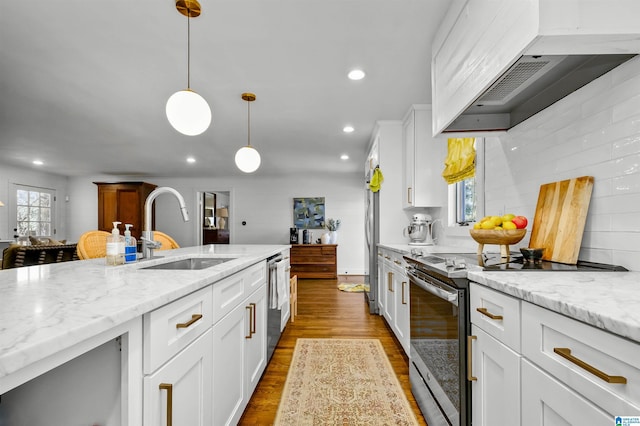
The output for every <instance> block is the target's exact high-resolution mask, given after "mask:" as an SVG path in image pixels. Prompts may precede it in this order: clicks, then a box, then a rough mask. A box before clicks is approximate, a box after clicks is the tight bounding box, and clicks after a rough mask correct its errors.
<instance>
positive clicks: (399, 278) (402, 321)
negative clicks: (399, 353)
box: [393, 272, 409, 356]
mask: <svg viewBox="0 0 640 426" xmlns="http://www.w3.org/2000/svg"><path fill="white" fill-rule="evenodd" d="M394 288H395V290H396V293H395V303H396V320H395V323H394V328H393V331H394V333H395V335H396V337H397V338H398V340H399V341H400V344H401V345H402V348H403V349H404V353H405V354H406V355H407V356H408V355H409V277H407V276H406V275H405V274H402V273H398V272H396V273H395V274H394Z"/></svg>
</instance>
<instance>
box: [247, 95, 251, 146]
mask: <svg viewBox="0 0 640 426" xmlns="http://www.w3.org/2000/svg"><path fill="white" fill-rule="evenodd" d="M247 146H251V102H250V101H247Z"/></svg>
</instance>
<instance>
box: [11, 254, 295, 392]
mask: <svg viewBox="0 0 640 426" xmlns="http://www.w3.org/2000/svg"><path fill="white" fill-rule="evenodd" d="M287 248H289V246H286V245H285V246H282V245H206V246H199V247H187V248H181V249H176V250H166V251H161V252H156V253H155V254H156V255H157V256H162V257H165V259H152V260H148V261H141V262H137V263H135V264H128V265H120V266H106V265H105V261H104V259H92V260H81V261H74V262H63V263H58V264H50V265H41V266H29V267H23V268H15V269H6V270H0V301H1V302H0V380H1V379H2V378H3V377H5V376H8V375H10V374H11V373H13V372H16V371H18V370H20V369H22V368H24V367H26V366H28V365H31V364H33V363H36V362H38V361H39V360H42V359H44V358H46V357H48V356H50V355H52V354H55V353H57V352H59V351H62V350H65V349H67V348H70V347H72V346H73V345H76V344H78V343H80V342H82V341H83V340H85V339H87V338H90V337H92V336H95V335H98V334H99V333H102V332H105V331H107V330H110V329H113V328H115V327H116V326H118V325H119V324H124V323H125V322H127V321H129V320H131V319H134V318H137V317H139V316H141V315H142V314H144V313H146V312H149V311H152V310H153V309H156V308H158V307H160V306H162V305H165V304H167V303H169V302H172V301H173V300H176V299H178V298H180V297H182V296H185V295H187V294H189V293H192V292H194V291H196V290H198V289H200V288H203V287H205V286H207V285H209V284H211V283H213V282H215V281H218V280H220V279H222V278H224V277H227V276H229V275H231V274H233V273H235V272H238V271H240V270H242V269H245V268H246V267H248V266H250V265H252V264H255V263H257V262H260V261H262V260H264V259H266V258H267V257H269V256H271V255H273V254H277V253H279V252H281V251H282V250H285V249H287ZM208 256H221V257H230V258H234V260H231V261H228V262H224V263H222V264H220V265H216V266H213V267H210V268H207V269H202V270H195V271H194V270H189V271H187V270H166V269H164V270H163V269H157V270H153V269H149V270H142V269H140V268H141V267H144V266H150V265H153V264H157V263H163V262H166V257H171V258H173V259H175V260H179V259H184V258H188V257H208Z"/></svg>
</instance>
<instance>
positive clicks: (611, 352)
mask: <svg viewBox="0 0 640 426" xmlns="http://www.w3.org/2000/svg"><path fill="white" fill-rule="evenodd" d="M470 297H471V299H470V307H471V322H472V334H473V336H475V340H474V341H473V344H472V368H471V373H470V374H471V375H475V376H476V380H475V381H473V383H472V398H473V408H472V411H473V415H472V417H473V424H474V426H477V425H494V424H522V425H532V426H533V425H554V426H555V425H566V424H574V425H577V424H580V425H594V426H596V425H602V424H608V423H612V424H613V418H614V416H625V415H632V416H637V415H640V367H639V366H638V363H637V359H638V354H639V353H640V345H639V344H637V343H633V342H631V341H629V340H626V339H623V338H621V337H618V336H616V335H614V334H611V333H608V332H606V331H604V330H601V329H598V328H595V327H592V326H590V325H587V324H584V323H582V322H580V321H576V320H574V319H571V318H569V317H566V316H563V315H560V314H558V313H555V312H553V311H550V310H548V309H544V308H541V307H539V306H536V305H533V304H531V303H528V302H525V301H521V300H519V299H516V298H513V297H511V296H508V295H505V294H503V293H500V292H497V291H495V290H492V289H489V288H486V287H483V286H481V285H479V284H476V283H471V286H470Z"/></svg>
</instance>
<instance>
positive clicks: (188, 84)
mask: <svg viewBox="0 0 640 426" xmlns="http://www.w3.org/2000/svg"><path fill="white" fill-rule="evenodd" d="M188 4H189V3H187V5H188ZM187 89H189V90H191V9H189V6H187Z"/></svg>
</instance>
